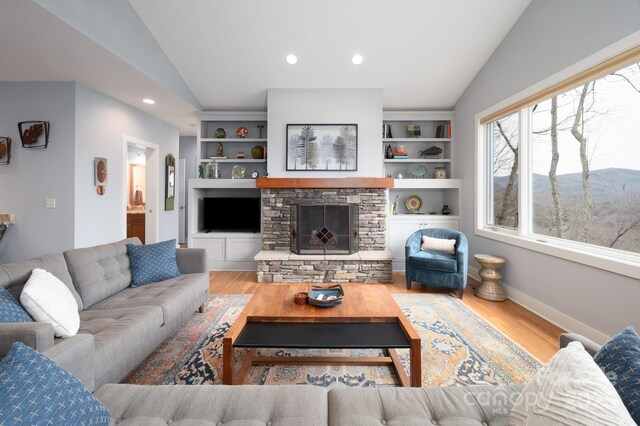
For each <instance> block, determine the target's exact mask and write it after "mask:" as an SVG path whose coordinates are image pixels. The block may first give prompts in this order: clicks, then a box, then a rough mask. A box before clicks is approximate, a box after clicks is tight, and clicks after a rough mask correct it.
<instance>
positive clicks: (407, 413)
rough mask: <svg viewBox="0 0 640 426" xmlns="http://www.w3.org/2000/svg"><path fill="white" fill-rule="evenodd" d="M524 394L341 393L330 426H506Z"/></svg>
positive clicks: (334, 394) (481, 390)
mask: <svg viewBox="0 0 640 426" xmlns="http://www.w3.org/2000/svg"><path fill="white" fill-rule="evenodd" d="M521 389H522V385H512V386H445V387H427V388H386V387H385V388H336V389H331V390H330V391H329V423H330V424H331V425H332V426H351V425H358V426H360V425H362V426H366V425H371V426H374V425H375V426H380V425H387V426H392V425H393V426H418V425H420V426H423V425H426V424H429V425H430V424H438V425H477V426H480V425H505V426H506V425H508V424H509V412H510V411H511V407H512V406H513V402H514V401H515V400H516V399H517V397H518V394H519V393H520V390H521ZM107 406H109V405H108V404H107ZM109 408H111V407H109Z"/></svg>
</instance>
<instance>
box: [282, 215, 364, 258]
mask: <svg viewBox="0 0 640 426" xmlns="http://www.w3.org/2000/svg"><path fill="white" fill-rule="evenodd" d="M291 251H292V252H294V253H297V254H351V253H355V252H357V251H358V205H357V204H349V203H339V202H329V203H324V204H310V203H300V204H294V205H292V206H291Z"/></svg>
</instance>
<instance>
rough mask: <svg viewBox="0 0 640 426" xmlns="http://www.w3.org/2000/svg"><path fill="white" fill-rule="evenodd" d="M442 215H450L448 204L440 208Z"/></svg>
mask: <svg viewBox="0 0 640 426" xmlns="http://www.w3.org/2000/svg"><path fill="white" fill-rule="evenodd" d="M442 214H443V215H445V216H447V215H450V214H451V209H450V208H449V204H445V205H444V207H442Z"/></svg>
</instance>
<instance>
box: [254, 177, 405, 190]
mask: <svg viewBox="0 0 640 426" xmlns="http://www.w3.org/2000/svg"><path fill="white" fill-rule="evenodd" d="M256 188H393V178H378V177H348V178H269V177H263V178H258V179H256Z"/></svg>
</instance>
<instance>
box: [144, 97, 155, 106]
mask: <svg viewBox="0 0 640 426" xmlns="http://www.w3.org/2000/svg"><path fill="white" fill-rule="evenodd" d="M142 102H144V103H145V104H149V105H153V104H155V103H156V101H154V100H153V99H151V98H144V99H143V100H142Z"/></svg>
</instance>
